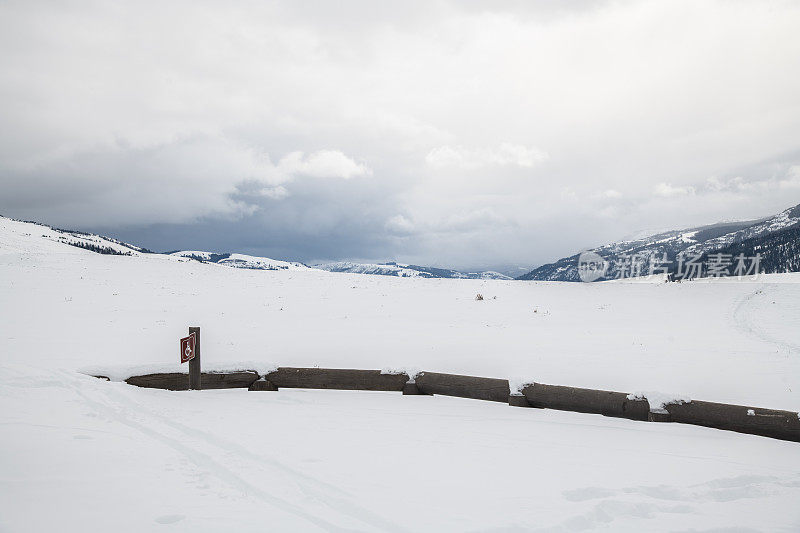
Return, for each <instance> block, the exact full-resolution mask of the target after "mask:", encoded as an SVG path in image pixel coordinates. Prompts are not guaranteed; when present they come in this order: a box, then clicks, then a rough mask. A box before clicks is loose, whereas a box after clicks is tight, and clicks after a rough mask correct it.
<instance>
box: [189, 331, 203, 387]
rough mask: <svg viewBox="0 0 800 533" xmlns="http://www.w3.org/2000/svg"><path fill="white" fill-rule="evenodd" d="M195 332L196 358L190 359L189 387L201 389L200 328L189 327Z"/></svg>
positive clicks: (190, 332)
mask: <svg viewBox="0 0 800 533" xmlns="http://www.w3.org/2000/svg"><path fill="white" fill-rule="evenodd" d="M192 333H194V358H193V359H191V360H190V361H189V389H190V390H200V388H201V386H200V328H189V335H191V334H192Z"/></svg>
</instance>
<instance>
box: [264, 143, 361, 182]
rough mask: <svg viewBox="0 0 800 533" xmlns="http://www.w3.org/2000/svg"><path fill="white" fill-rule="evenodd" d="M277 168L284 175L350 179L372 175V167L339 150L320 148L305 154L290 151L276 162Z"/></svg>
mask: <svg viewBox="0 0 800 533" xmlns="http://www.w3.org/2000/svg"><path fill="white" fill-rule="evenodd" d="M278 170H279V171H280V172H282V173H284V174H286V175H293V176H311V177H314V178H342V179H346V180H347V179H351V178H356V177H365V176H371V175H372V169H370V168H369V167H368V166H367V165H366V164H364V163H362V162H357V161H355V160H354V159H352V158H350V157H347V156H346V155H344V154H343V153H342V152H340V151H339V150H320V151H318V152H313V153H311V154H308V156H306V155H305V154H303V152H291V153H289V154H287V155H286V156H284V157H283V158H282V159H281V160H280V161H279V162H278Z"/></svg>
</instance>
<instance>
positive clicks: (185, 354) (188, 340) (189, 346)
mask: <svg viewBox="0 0 800 533" xmlns="http://www.w3.org/2000/svg"><path fill="white" fill-rule="evenodd" d="M194 347H195V335H194V333H192V334H191V335H189V336H188V337H184V338H182V339H181V363H185V362H187V361H190V360H192V359H194Z"/></svg>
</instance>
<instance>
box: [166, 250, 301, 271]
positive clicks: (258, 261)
mask: <svg viewBox="0 0 800 533" xmlns="http://www.w3.org/2000/svg"><path fill="white" fill-rule="evenodd" d="M170 255H173V256H179V257H186V258H188V259H194V260H196V261H200V262H201V263H217V264H218V265H223V266H228V267H232V268H247V269H250V270H309V267H308V266H306V265H304V264H303V263H297V262H294V261H280V260H278V259H270V258H269V257H257V256H254V255H245V254H230V253H222V254H219V253H213V252H201V251H195V250H192V251H178V252H172V253H171V254H170Z"/></svg>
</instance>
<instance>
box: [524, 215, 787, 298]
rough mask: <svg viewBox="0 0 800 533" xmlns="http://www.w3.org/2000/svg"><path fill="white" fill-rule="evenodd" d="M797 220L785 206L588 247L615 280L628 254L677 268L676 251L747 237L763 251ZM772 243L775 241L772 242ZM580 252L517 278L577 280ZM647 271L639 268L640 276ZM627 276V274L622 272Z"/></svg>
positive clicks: (702, 250) (723, 245)
mask: <svg viewBox="0 0 800 533" xmlns="http://www.w3.org/2000/svg"><path fill="white" fill-rule="evenodd" d="M798 223H800V205H798V206H795V207H792V208H789V209H786V210H785V211H783V212H781V213H779V214H777V215H775V216H773V217H769V218H767V219H762V220H755V221H744V222H726V223H719V224H712V225H708V226H701V227H696V228H688V229H684V230H676V231H669V232H664V233H660V234H657V235H652V236H649V237H646V238H642V239H634V240H629V241H622V242H617V243H611V244H607V245H604V246H600V247H597V248H592V249H591V250H589V251H591V252H594V253H596V254H598V255H599V256H601V257H602V258H604V259H605V260H606V261H607V262H608V265H609V268H608V269H607V271H606V273H605V276H604V277H602V278H600V280H601V281H602V280H604V279H606V280H607V279H616V278H619V277H620V276H621V269H622V268H624V264H625V259H626V258H630V257H631V256H639V257H640V258H642V260H643V262H644V263H645V264H649V262H650V259H651V258H653V259H656V260H658V261H662V260H663V259H664V258H666V260H667V261H666V262H667V263H668V264H670V265H672V266H671V267H670V271H671V272H675V270H676V269H677V258H678V256H679V254H683V255H684V256H686V257H690V256H700V257H703V258H705V257H707V256H708V254H710V253H720V252H722V251H723V249H727V247H729V246H731V245H733V244H735V243H739V242H742V241H745V240H748V239H764V240H763V242H762V244H761V246H762V249H763V251H766V248H765V247H766V246H769V244H770V243H771V242H773V241H771V240H769V239H767V237H768V236H769V235H772V234H774V233H777V232H780V231H782V230H784V229H786V228H790V227H792V226H794V225H796V224H798ZM775 242H776V243H777V242H778V241H775ZM579 256H580V253H578V254H575V255H572V256H569V257H565V258H562V259H559V260H558V261H556V262H554V263H549V264H546V265H542V266H540V267H538V268H535V269H534V270H532V271H530V272H528V273H527V274H525V275H523V276H520V277H518V278H516V279H518V280H538V281H573V282H574V281H581V280H580V276H579V275H578V258H579ZM770 256H771V257H772V261H773V268H774V270H772V271H773V272H795V271H797V270H796V269H794V268H792V264H793V263H792V262H788V263H786V264H784V265H778V264H774V262H775V261H777V260H779V259H780V258H781V257H783V255H781V254H780V253H777V252H776V253H772V254H770ZM648 273H649V272H647V271H643V272H641V274H642V275H646V274H648ZM626 275H629V273H626Z"/></svg>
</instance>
